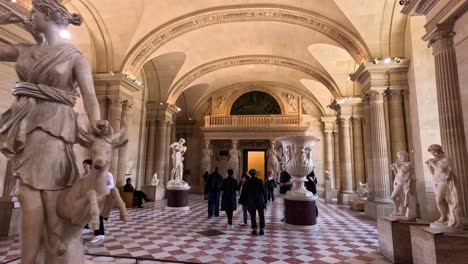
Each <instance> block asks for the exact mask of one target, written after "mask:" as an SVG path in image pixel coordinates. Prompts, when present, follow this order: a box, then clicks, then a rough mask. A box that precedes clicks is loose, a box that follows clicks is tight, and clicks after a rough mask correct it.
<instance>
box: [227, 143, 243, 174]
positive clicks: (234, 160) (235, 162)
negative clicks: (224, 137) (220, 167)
mask: <svg viewBox="0 0 468 264" xmlns="http://www.w3.org/2000/svg"><path fill="white" fill-rule="evenodd" d="M239 159H240V154H239V150H238V149H237V141H235V140H233V141H232V148H231V149H230V150H229V161H228V169H232V170H233V171H234V175H233V177H234V178H235V179H237V178H239Z"/></svg>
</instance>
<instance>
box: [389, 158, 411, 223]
mask: <svg viewBox="0 0 468 264" xmlns="http://www.w3.org/2000/svg"><path fill="white" fill-rule="evenodd" d="M397 157H398V161H397V162H395V163H393V164H391V165H390V169H392V171H393V173H394V174H395V180H394V182H393V192H392V196H391V199H392V202H393V213H392V214H391V216H393V217H397V218H404V219H406V220H408V219H415V218H416V208H415V205H416V204H414V203H412V202H411V201H410V200H411V198H414V196H415V186H414V182H415V179H414V177H413V175H412V174H413V164H412V163H411V162H410V161H409V154H408V152H406V151H399V152H398V153H397Z"/></svg>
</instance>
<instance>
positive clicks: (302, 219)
mask: <svg viewBox="0 0 468 264" xmlns="http://www.w3.org/2000/svg"><path fill="white" fill-rule="evenodd" d="M316 206H317V201H316V199H315V198H313V199H303V200H300V199H292V198H290V197H289V198H288V197H285V198H284V222H285V225H286V228H288V229H296V230H297V229H307V230H318V225H317V217H316V216H317V215H316V211H315V210H316V209H315V207H316Z"/></svg>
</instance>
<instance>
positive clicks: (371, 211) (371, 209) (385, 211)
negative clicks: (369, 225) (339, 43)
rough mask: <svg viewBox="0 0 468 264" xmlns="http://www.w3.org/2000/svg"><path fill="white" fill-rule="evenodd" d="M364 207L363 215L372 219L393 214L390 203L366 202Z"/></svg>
mask: <svg viewBox="0 0 468 264" xmlns="http://www.w3.org/2000/svg"><path fill="white" fill-rule="evenodd" d="M364 206H365V208H364V212H365V214H366V215H367V216H370V217H372V218H374V219H377V218H378V217H385V216H388V215H390V214H391V213H392V212H393V205H392V204H391V203H379V202H375V201H369V200H367V201H366V202H365V204H364Z"/></svg>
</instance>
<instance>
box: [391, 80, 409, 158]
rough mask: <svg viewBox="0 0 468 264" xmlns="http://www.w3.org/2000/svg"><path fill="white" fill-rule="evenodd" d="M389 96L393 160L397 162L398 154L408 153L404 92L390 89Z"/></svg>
mask: <svg viewBox="0 0 468 264" xmlns="http://www.w3.org/2000/svg"><path fill="white" fill-rule="evenodd" d="M387 95H388V111H389V119H390V120H389V121H390V142H391V150H392V151H391V153H392V160H393V162H396V160H397V157H396V153H397V152H399V151H408V147H407V144H406V129H405V115H404V107H403V90H400V89H394V90H392V89H390V90H388V92H387Z"/></svg>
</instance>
